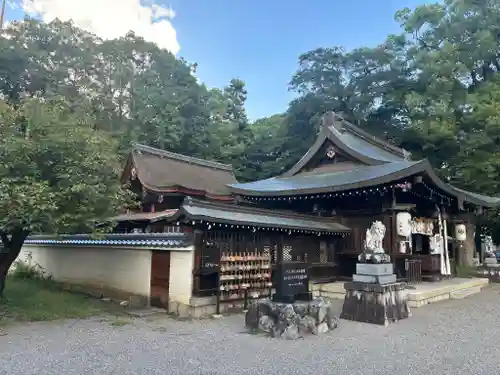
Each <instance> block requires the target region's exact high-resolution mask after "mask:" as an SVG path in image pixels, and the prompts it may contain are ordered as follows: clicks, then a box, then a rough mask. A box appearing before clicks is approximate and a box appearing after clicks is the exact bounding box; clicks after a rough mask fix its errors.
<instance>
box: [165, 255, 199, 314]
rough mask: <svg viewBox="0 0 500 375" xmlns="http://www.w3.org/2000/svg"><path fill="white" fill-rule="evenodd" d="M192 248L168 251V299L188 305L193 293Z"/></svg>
mask: <svg viewBox="0 0 500 375" xmlns="http://www.w3.org/2000/svg"><path fill="white" fill-rule="evenodd" d="M193 266H194V249H193V250H190V251H186V250H184V251H175V249H173V250H172V252H171V253H170V285H169V300H170V301H173V302H179V303H183V304H186V305H188V304H189V301H190V298H191V296H192V293H193Z"/></svg>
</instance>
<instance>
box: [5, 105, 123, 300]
mask: <svg viewBox="0 0 500 375" xmlns="http://www.w3.org/2000/svg"><path fill="white" fill-rule="evenodd" d="M80 120H81V119H80V118H78V117H76V116H75V115H74V113H72V111H71V108H70V107H69V106H68V105H67V104H66V103H65V102H62V101H56V100H54V101H50V102H43V101H40V100H36V99H31V100H28V101H24V102H21V103H20V105H19V106H18V107H17V108H13V107H11V106H9V105H7V104H6V103H0V160H2V163H1V164H0V238H1V240H2V244H3V249H2V251H1V252H0V296H1V295H2V293H3V290H4V286H5V278H6V275H7V272H8V270H9V268H10V266H11V265H12V263H13V262H14V261H15V259H16V258H17V257H18V255H19V253H20V251H21V248H22V245H23V243H24V241H25V239H26V238H27V236H28V235H29V234H30V233H36V232H47V233H77V232H80V233H82V232H88V231H94V230H95V224H96V221H97V220H100V219H104V218H108V217H110V216H112V215H114V214H115V213H116V212H118V211H120V210H122V209H124V208H125V207H126V205H128V204H129V203H130V201H129V199H130V193H129V192H128V191H127V190H125V189H122V187H121V186H120V184H119V171H120V170H121V166H120V165H119V164H117V144H116V142H115V141H113V140H112V139H111V138H110V137H109V136H108V135H106V134H103V133H102V132H101V131H96V130H93V129H90V128H89V127H87V126H86V125H85V124H82V123H81V121H80Z"/></svg>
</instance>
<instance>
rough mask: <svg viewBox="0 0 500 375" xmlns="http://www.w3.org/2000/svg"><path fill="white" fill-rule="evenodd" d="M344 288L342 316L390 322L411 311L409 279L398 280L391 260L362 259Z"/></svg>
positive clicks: (406, 315) (360, 319)
mask: <svg viewBox="0 0 500 375" xmlns="http://www.w3.org/2000/svg"><path fill="white" fill-rule="evenodd" d="M344 288H345V290H346V294H345V297H344V305H343V306H342V313H341V314H340V318H341V319H347V320H354V321H357V322H363V323H372V324H379V325H384V326H386V325H388V324H389V323H391V322H397V321H399V320H401V319H405V318H408V317H409V316H410V315H411V313H410V308H409V306H408V299H407V294H406V283H397V282H396V275H394V274H393V265H392V264H391V263H383V264H369V263H358V264H357V265H356V274H354V275H353V281H352V282H347V283H345V284H344Z"/></svg>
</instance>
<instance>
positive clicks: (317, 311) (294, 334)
mask: <svg viewBox="0 0 500 375" xmlns="http://www.w3.org/2000/svg"><path fill="white" fill-rule="evenodd" d="M245 326H246V328H247V330H248V331H249V332H251V333H262V334H265V335H267V336H270V337H274V338H281V339H285V340H294V339H298V338H302V337H304V336H306V335H308V334H312V335H319V334H323V333H326V332H329V331H332V330H334V329H335V328H337V327H338V319H337V317H336V316H335V314H334V309H333V306H332V304H331V302H330V300H328V299H326V298H323V297H318V298H315V299H313V300H311V301H295V302H294V303H291V304H287V303H281V302H273V301H271V300H270V299H263V300H259V301H257V302H256V303H254V304H252V306H251V307H250V309H249V310H248V311H247V313H246V315H245Z"/></svg>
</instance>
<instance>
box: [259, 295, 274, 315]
mask: <svg viewBox="0 0 500 375" xmlns="http://www.w3.org/2000/svg"><path fill="white" fill-rule="evenodd" d="M258 307H259V313H260V315H271V316H272V315H273V310H274V308H273V304H272V302H271V300H269V299H264V300H261V301H259V303H258Z"/></svg>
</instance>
